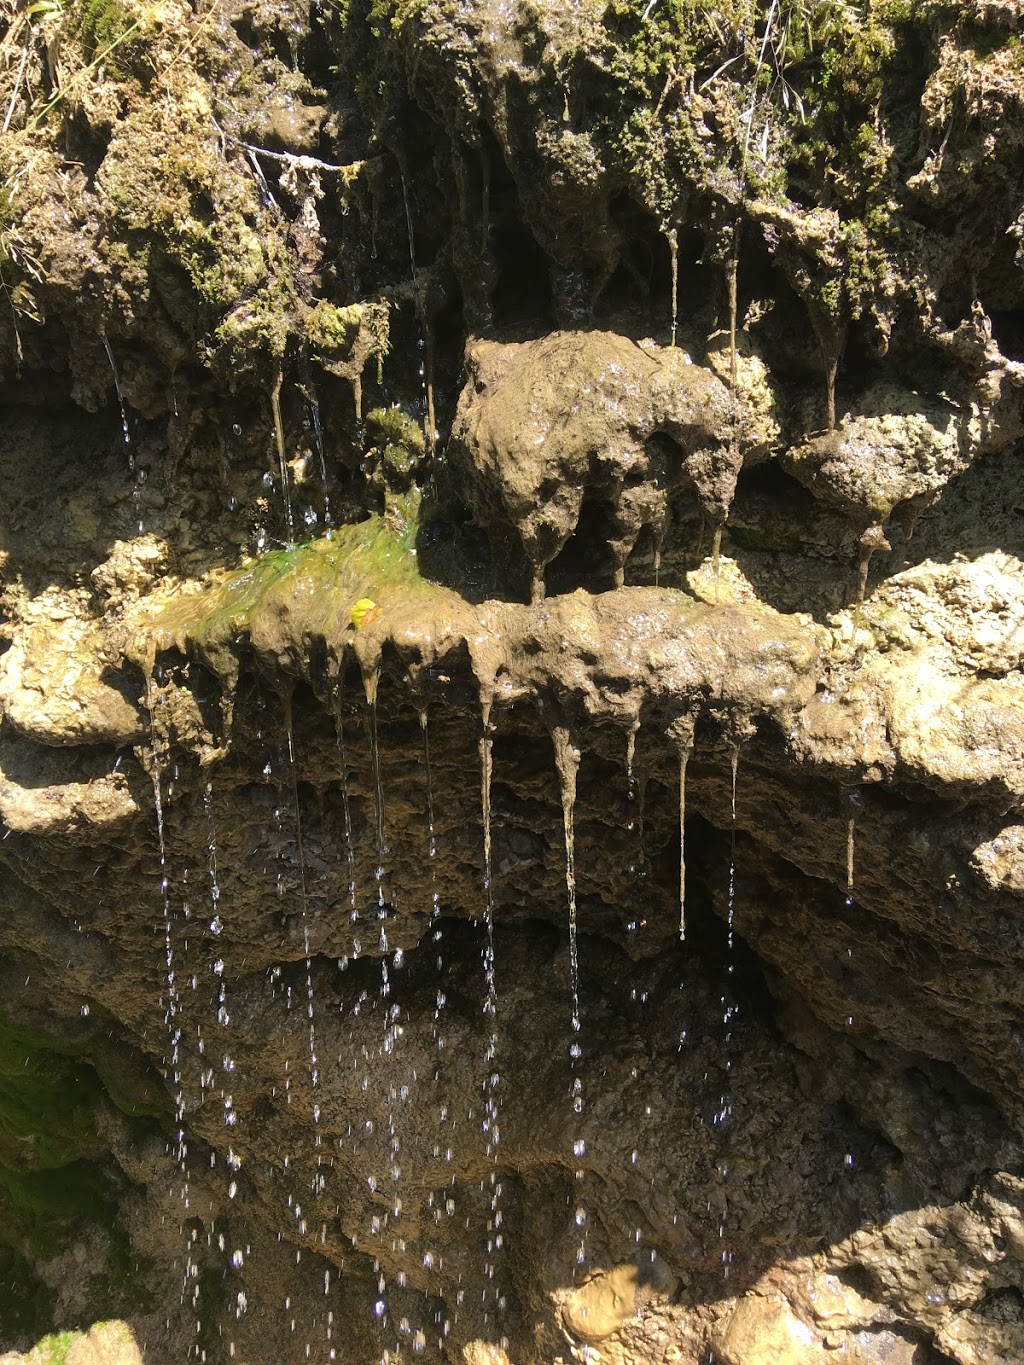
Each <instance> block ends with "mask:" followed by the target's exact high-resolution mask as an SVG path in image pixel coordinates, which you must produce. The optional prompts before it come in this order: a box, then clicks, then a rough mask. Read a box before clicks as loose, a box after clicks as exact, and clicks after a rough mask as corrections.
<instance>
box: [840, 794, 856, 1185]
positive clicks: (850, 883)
mask: <svg viewBox="0 0 1024 1365" xmlns="http://www.w3.org/2000/svg"><path fill="white" fill-rule="evenodd" d="M847 802H848V806H847V816H846V892H845V895H844V897H843V909H844V911H845V921H846V927H847V933H849V929H850V921H851V919H852V915H853V909H854V863H855V860H856V838H857V812H858V810H859V808H860V792H859V791H857V790H854V791H851V792H850V793H849V795H848V797H847ZM846 965H847V972H848V974H849V975H851V976H852V967H853V947H852V944H851V942H850V941H847V945H846ZM847 989H848V990H849V989H852V981H849V983H848V987H847ZM844 1024H845V1029H846V1033H847V1034H850V1033H852V1031H853V1026H854V1018H853V1015H852V1014H847V1015H846V1016H845V1018H844ZM854 1164H855V1163H854V1156H853V1153H852V1152H847V1153H846V1154H845V1156H844V1157H843V1166H844V1168H845V1169H846V1170H847V1171H852V1170H853V1167H854Z"/></svg>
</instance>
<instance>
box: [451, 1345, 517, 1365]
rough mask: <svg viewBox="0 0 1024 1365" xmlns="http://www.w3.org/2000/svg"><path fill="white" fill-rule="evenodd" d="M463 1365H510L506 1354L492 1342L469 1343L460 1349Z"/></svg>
mask: <svg viewBox="0 0 1024 1365" xmlns="http://www.w3.org/2000/svg"><path fill="white" fill-rule="evenodd" d="M462 1361H463V1365H512V1363H511V1361H510V1360H509V1357H508V1353H507V1352H506V1351H505V1349H504V1348H503V1347H501V1346H496V1345H495V1344H494V1342H493V1341H482V1340H480V1339H477V1340H476V1341H470V1342H468V1343H467V1344H466V1345H465V1346H463V1348H462Z"/></svg>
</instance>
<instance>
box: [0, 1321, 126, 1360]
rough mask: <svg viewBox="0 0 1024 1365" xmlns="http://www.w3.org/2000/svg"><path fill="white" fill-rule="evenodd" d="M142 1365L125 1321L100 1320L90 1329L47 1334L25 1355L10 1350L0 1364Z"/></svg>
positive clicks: (1, 1358)
mask: <svg viewBox="0 0 1024 1365" xmlns="http://www.w3.org/2000/svg"><path fill="white" fill-rule="evenodd" d="M56 1360H59V1361H61V1362H62V1365H143V1356H142V1351H141V1350H140V1349H139V1344H138V1342H137V1341H136V1339H135V1333H134V1332H133V1331H132V1329H131V1327H129V1325H128V1324H127V1323H126V1322H121V1321H113V1322H98V1323H96V1325H95V1326H94V1327H90V1328H89V1330H88V1331H87V1332H61V1333H60V1334H59V1335H56V1336H49V1337H44V1338H43V1340H42V1341H40V1342H39V1343H38V1344H37V1345H36V1346H33V1348H32V1350H31V1351H29V1352H28V1353H27V1354H25V1355H19V1354H18V1352H17V1351H7V1352H5V1353H4V1354H3V1355H0V1365H53V1362H54V1361H56Z"/></svg>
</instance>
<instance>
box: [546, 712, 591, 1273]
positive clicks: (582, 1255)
mask: <svg viewBox="0 0 1024 1365" xmlns="http://www.w3.org/2000/svg"><path fill="white" fill-rule="evenodd" d="M552 739H553V741H554V746H555V767H556V768H557V770H558V781H559V787H560V789H561V796H562V825H563V829H564V834H565V893H566V900H567V902H568V908H569V984H570V988H571V991H572V1018H571V1024H572V1036H571V1039H570V1043H569V1071H570V1075H571V1077H572V1087H571V1098H572V1109H573V1113H574V1114H576V1115H581V1114H582V1113H583V1109H584V1094H583V1078H582V1076H581V1075H580V1074H579V1073H580V1070H581V1068H582V1064H583V1047H582V1040H581V1034H582V1021H581V1018H580V967H579V946H578V942H577V924H576V829H575V819H576V814H575V812H576V780H577V777H578V775H579V767H580V751H579V748H578V747H577V745H576V744H575V743H574V742H573V739H572V736H571V735H570V733H569V730H568V729H567V728H566V727H565V726H556V727H555V729H554V730H553V731H552ZM575 1126H576V1125H574V1128H575ZM572 1150H573V1156H574V1157H576V1158H579V1157H582V1156H585V1155H586V1143H585V1141H584V1139H583V1138H582V1137H581V1136H577V1135H576V1134H575V1133H574V1135H573V1144H572ZM574 1179H575V1187H576V1196H577V1198H576V1211H575V1213H574V1215H573V1219H574V1222H575V1225H576V1227H577V1228H578V1229H579V1242H578V1244H577V1247H576V1266H575V1267H574V1270H573V1275H574V1277H575V1276H576V1275H577V1274H578V1273H579V1267H581V1266H583V1264H584V1262H585V1261H586V1242H587V1210H586V1208H585V1206H584V1204H583V1202H582V1190H581V1186H582V1183H583V1171H582V1169H581V1168H580V1167H579V1166H578V1165H577V1166H575V1176H574Z"/></svg>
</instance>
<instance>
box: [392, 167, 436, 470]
mask: <svg viewBox="0 0 1024 1365" xmlns="http://www.w3.org/2000/svg"><path fill="white" fill-rule="evenodd" d="M400 174H401V180H402V202H403V204H404V205H405V227H406V232H407V233H408V236H409V273H410V275H411V277H412V288H413V298H414V300H415V303H416V320H417V321H418V323H419V325H420V335H419V337H418V339H417V342H416V346H417V349H418V350H419V352H420V359H419V366H418V369H419V377H420V418H421V425H422V427H423V436H424V439H425V440H426V444H427V456H428V458H430V459H431V460H432V459H433V455H434V445H435V442H436V440H437V431H436V427H435V423H434V374H433V370H434V359H433V344H432V341H431V336H430V326H429V324H428V322H427V316H426V309H425V307H424V304H423V296H422V295H421V293H420V288H419V284H418V282H417V279H416V234H415V232H414V230H413V225H412V203H411V201H410V199H409V185H408V182H407V180H406V178H405V171H404V170H403V171H401V172H400Z"/></svg>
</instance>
